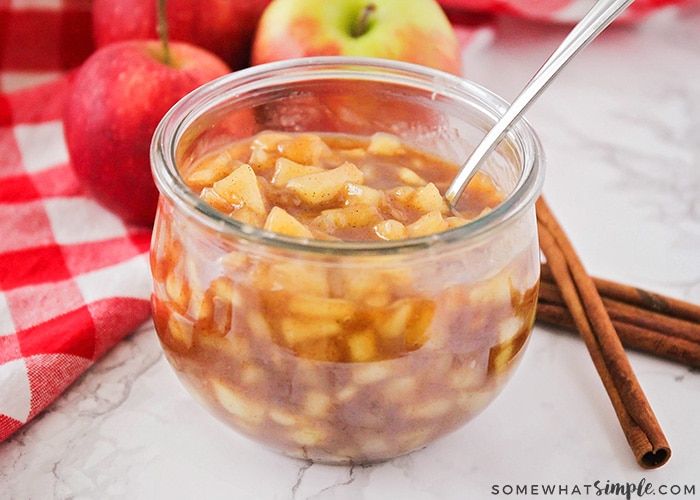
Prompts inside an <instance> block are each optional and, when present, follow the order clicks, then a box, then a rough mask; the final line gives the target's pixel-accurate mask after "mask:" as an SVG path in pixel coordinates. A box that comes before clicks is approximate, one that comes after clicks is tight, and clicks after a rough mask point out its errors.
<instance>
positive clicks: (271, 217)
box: [264, 207, 313, 238]
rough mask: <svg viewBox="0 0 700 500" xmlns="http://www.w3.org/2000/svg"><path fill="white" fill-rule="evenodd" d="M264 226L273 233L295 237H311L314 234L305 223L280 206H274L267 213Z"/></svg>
mask: <svg viewBox="0 0 700 500" xmlns="http://www.w3.org/2000/svg"><path fill="white" fill-rule="evenodd" d="M264 228H265V229H267V230H268V231H272V232H273V233H278V234H283V235H285V236H293V237H295V238H311V237H312V236H313V235H312V234H311V231H309V229H308V228H307V227H306V226H305V225H304V224H302V223H301V222H299V221H298V220H297V219H295V218H294V216H292V215H290V214H289V213H288V212H287V211H286V210H284V209H282V208H280V207H272V210H270V213H269V214H268V215H267V220H266V221H265V226H264Z"/></svg>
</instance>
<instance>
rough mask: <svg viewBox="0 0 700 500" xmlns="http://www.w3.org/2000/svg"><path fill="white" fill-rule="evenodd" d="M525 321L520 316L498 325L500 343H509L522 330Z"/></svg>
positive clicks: (505, 320)
mask: <svg viewBox="0 0 700 500" xmlns="http://www.w3.org/2000/svg"><path fill="white" fill-rule="evenodd" d="M522 327H523V320H522V318H520V317H519V316H513V317H511V318H508V319H504V320H503V321H501V322H500V323H499V324H498V341H499V342H508V341H510V340H511V339H513V338H515V337H516V336H517V335H518V334H519V333H520V332H521V330H522Z"/></svg>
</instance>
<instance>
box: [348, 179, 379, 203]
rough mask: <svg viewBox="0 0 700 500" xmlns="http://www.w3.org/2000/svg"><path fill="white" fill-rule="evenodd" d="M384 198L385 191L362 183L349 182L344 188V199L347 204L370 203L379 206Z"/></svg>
mask: <svg viewBox="0 0 700 500" xmlns="http://www.w3.org/2000/svg"><path fill="white" fill-rule="evenodd" d="M383 198H384V193H382V192H381V191H379V190H377V189H373V188H371V187H368V186H363V185H361V184H354V183H352V182H348V183H346V184H345V187H344V189H343V199H344V200H345V204H346V205H368V206H372V207H378V206H379V204H380V203H381V202H382V199H383Z"/></svg>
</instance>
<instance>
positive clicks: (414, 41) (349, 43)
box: [252, 0, 460, 74]
mask: <svg viewBox="0 0 700 500" xmlns="http://www.w3.org/2000/svg"><path fill="white" fill-rule="evenodd" d="M321 55H344V56H366V57H383V58H387V59H397V60H400V61H407V62H412V63H416V64H422V65H425V66H430V67H433V68H437V69H441V70H443V71H449V72H451V73H456V74H459V73H460V50H459V44H458V42H457V37H456V36H455V33H454V31H453V30H452V26H451V25H450V22H449V21H448V20H447V17H446V16H445V13H444V12H443V11H442V9H441V8H440V6H439V5H438V3H437V2H436V1H435V0H273V2H272V3H271V4H270V5H269V6H268V7H267V9H266V10H265V12H264V13H263V16H262V19H261V20H260V24H259V26H258V31H257V34H256V37H255V42H254V45H253V58H252V59H253V63H254V64H261V63H266V62H271V61H279V60H282V59H290V58H294V57H305V56H321Z"/></svg>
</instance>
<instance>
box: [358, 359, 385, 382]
mask: <svg viewBox="0 0 700 500" xmlns="http://www.w3.org/2000/svg"><path fill="white" fill-rule="evenodd" d="M390 375H391V369H390V368H389V367H388V366H386V365H385V364H384V363H363V364H357V365H355V366H354V367H353V377H352V379H353V380H354V381H355V382H356V383H358V384H361V385H365V384H374V383H376V382H380V381H382V380H384V379H386V378H388V377H389V376H390Z"/></svg>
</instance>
